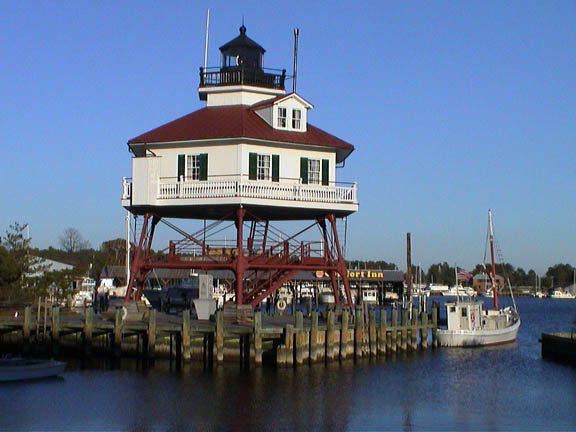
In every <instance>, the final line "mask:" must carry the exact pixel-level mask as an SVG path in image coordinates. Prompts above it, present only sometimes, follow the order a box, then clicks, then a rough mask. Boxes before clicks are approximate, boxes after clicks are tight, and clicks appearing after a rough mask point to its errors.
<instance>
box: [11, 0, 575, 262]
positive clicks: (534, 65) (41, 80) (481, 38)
mask: <svg viewBox="0 0 576 432" xmlns="http://www.w3.org/2000/svg"><path fill="white" fill-rule="evenodd" d="M207 8H210V10H211V27H210V53H209V64H211V65H216V64H217V63H218V51H217V48H218V46H220V45H222V44H223V43H225V42H227V41H228V40H230V39H232V38H233V37H235V36H236V35H237V32H238V27H239V26H240V24H241V21H242V17H244V20H245V24H246V26H247V28H248V35H249V36H250V37H252V38H253V39H255V40H256V41H257V42H259V43H260V44H261V45H262V46H264V48H266V50H267V52H266V55H265V66H268V67H276V68H286V69H288V70H289V71H290V70H291V68H292V44H293V39H292V29H293V28H294V27H299V28H300V51H299V78H298V93H300V94H301V95H302V96H303V97H305V98H306V99H307V100H309V101H311V102H312V103H313V104H314V106H315V108H314V110H312V111H311V112H310V115H309V121H310V123H312V124H314V125H316V126H318V127H320V128H322V129H325V130H327V131H329V132H331V133H333V134H335V135H337V136H339V137H341V138H343V139H345V140H347V141H349V142H351V143H353V144H354V145H355V146H356V151H355V152H354V153H353V154H352V156H351V157H350V158H349V159H348V160H347V163H346V167H345V169H342V170H340V171H339V172H338V173H337V175H338V177H339V180H342V181H358V183H359V190H360V211H359V212H358V213H357V214H355V215H354V216H352V217H350V219H349V231H348V258H351V259H354V258H360V259H384V260H387V261H393V262H396V263H397V264H398V265H399V266H400V267H401V268H402V267H405V264H404V263H405V235H406V232H408V231H410V232H411V233H412V243H413V244H412V249H413V262H415V263H421V264H422V265H423V266H426V267H427V266H428V265H430V264H432V263H435V262H438V261H440V260H446V261H448V262H450V263H458V265H460V266H464V267H471V266H473V265H474V264H475V263H477V262H479V261H481V259H482V257H483V251H484V235H485V229H486V228H485V227H486V214H487V210H488V208H492V210H493V213H494V218H495V225H496V235H497V237H498V238H499V242H500V244H501V247H502V251H503V253H504V258H505V260H506V261H509V262H511V263H513V264H514V265H516V266H520V267H523V268H525V269H528V268H534V269H536V270H537V271H539V272H544V271H545V270H546V268H547V267H548V266H549V265H552V264H555V263H558V262H568V263H570V264H572V265H576V223H575V222H576V220H575V217H576V204H575V199H574V191H575V190H576V170H575V167H574V162H575V161H576V146H575V144H576V132H575V130H576V129H575V125H576V55H575V51H574V49H575V48H574V47H576V25H574V23H575V22H576V2H574V1H569V0H563V1H552V0H549V1H492V2H479V1H476V2H472V1H460V2H456V1H437V2H412V1H402V2H386V1H384V2H383V1H373V2H330V3H328V2H310V1H307V2H303V1H291V2H262V1H244V2H236V1H222V2H219V1H207V2H193V1H168V2H136V1H122V2H117V1H101V2H89V1H60V2H39V1H37V2H1V3H0V40H1V41H2V43H1V44H0V94H1V95H2V103H1V104H0V143H1V144H0V146H1V148H2V157H1V158H0V181H1V184H2V188H1V191H2V192H1V194H0V197H1V201H2V212H0V231H1V232H4V231H5V230H6V229H7V228H8V225H9V224H11V223H12V222H14V221H19V222H21V223H26V222H27V223H29V224H30V227H31V228H30V234H31V236H32V239H33V244H34V245H35V246H38V247H47V246H49V245H53V246H57V245H58V240H57V239H58V236H59V235H60V234H61V233H62V231H63V230H64V229H65V228H67V227H69V226H72V227H76V228H77V229H78V230H79V231H80V232H81V233H82V234H83V236H84V237H85V238H87V239H88V240H90V242H91V243H92V245H93V246H99V245H100V243H101V242H102V241H104V240H107V239H111V238H115V237H119V236H120V237H121V236H123V230H124V219H123V217H124V211H123V209H122V208H121V207H120V202H119V198H120V181H121V178H122V176H129V175H130V155H129V153H128V151H127V147H126V141H127V140H128V139H130V138H132V137H134V136H136V135H139V134H140V133H142V132H145V131H147V130H150V129H152V128H154V127H156V126H159V125H161V124H163V123H165V122H167V121H170V120H173V119H175V118H177V117H179V116H181V115H183V114H186V113H189V112H192V111H194V110H197V109H199V108H201V107H202V106H203V104H202V102H201V101H200V100H199V99H198V96H197V93H196V88H197V85H198V67H199V66H201V64H202V62H203V43H204V20H205V14H206V9H207Z"/></svg>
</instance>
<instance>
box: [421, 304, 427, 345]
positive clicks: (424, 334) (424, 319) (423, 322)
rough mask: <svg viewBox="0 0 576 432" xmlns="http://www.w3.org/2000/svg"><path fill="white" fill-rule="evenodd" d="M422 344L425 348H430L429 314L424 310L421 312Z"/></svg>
mask: <svg viewBox="0 0 576 432" xmlns="http://www.w3.org/2000/svg"><path fill="white" fill-rule="evenodd" d="M420 324H421V327H420V346H421V347H422V349H423V350H425V349H427V348H428V314H427V313H426V312H422V313H421V314H420Z"/></svg>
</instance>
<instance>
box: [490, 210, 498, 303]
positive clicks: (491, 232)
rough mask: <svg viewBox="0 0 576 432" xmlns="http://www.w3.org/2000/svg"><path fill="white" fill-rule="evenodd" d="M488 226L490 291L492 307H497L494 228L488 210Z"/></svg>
mask: <svg viewBox="0 0 576 432" xmlns="http://www.w3.org/2000/svg"><path fill="white" fill-rule="evenodd" d="M488 227H489V230H490V260H491V262H492V292H493V293H494V309H498V284H497V283H496V263H495V262H494V229H493V228H492V212H491V211H490V210H488Z"/></svg>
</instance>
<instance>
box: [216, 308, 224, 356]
mask: <svg viewBox="0 0 576 432" xmlns="http://www.w3.org/2000/svg"><path fill="white" fill-rule="evenodd" d="M216 362H217V363H223V362H224V312H223V311H222V310H218V311H216Z"/></svg>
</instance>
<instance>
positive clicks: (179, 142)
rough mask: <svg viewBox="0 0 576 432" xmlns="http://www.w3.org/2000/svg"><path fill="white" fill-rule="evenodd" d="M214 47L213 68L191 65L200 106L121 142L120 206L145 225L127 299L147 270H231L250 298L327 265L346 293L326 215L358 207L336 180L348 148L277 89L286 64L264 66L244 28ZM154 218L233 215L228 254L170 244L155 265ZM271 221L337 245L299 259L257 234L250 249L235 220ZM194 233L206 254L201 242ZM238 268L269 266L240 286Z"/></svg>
mask: <svg viewBox="0 0 576 432" xmlns="http://www.w3.org/2000/svg"><path fill="white" fill-rule="evenodd" d="M220 52H221V64H220V66H219V67H217V68H209V69H206V70H204V69H203V68H201V70H200V85H199V87H198V93H199V97H200V99H201V100H203V101H205V102H206V106H205V107H204V108H201V109H199V110H197V111H194V112H192V113H190V114H187V115H185V116H183V117H180V118H178V119H176V120H174V121H171V122H169V123H166V124H164V125H162V126H159V127H157V128H155V129H152V130H150V131H148V132H146V133H143V134H141V135H139V136H137V137H135V138H132V139H131V140H129V141H128V147H129V149H130V152H131V153H132V155H133V157H132V177H131V178H125V179H124V180H123V194H122V205H123V206H124V207H125V208H126V209H128V210H129V211H130V212H131V213H133V214H135V215H143V216H144V217H145V224H144V225H145V227H144V228H143V230H142V233H141V238H140V243H141V244H140V245H139V247H138V249H137V251H136V252H135V254H134V258H133V261H132V265H131V267H132V271H131V274H132V275H134V276H135V277H136V278H137V280H136V281H135V282H136V285H138V286H139V288H138V289H137V290H136V291H135V292H133V289H132V288H133V282H134V281H130V286H129V289H128V292H127V296H126V297H127V298H128V297H130V296H132V295H135V296H139V295H140V292H141V285H142V283H143V278H144V277H145V274H146V273H147V272H148V271H150V270H151V269H152V268H155V267H174V268H176V267H177V268H205V269H213V268H216V267H217V268H226V269H230V270H233V271H234V272H235V274H236V288H235V294H236V302H237V303H238V304H241V303H247V304H255V303H256V302H257V301H260V300H262V298H264V297H262V296H264V295H269V294H270V293H272V292H274V291H275V289H278V288H279V286H280V285H281V283H283V282H285V281H286V280H287V279H286V278H287V277H288V276H289V275H292V274H294V272H295V271H298V270H301V269H303V268H305V269H312V268H314V269H317V270H325V271H328V272H329V273H331V274H332V275H333V283H334V284H336V282H335V280H336V274H339V275H340V276H341V278H342V279H343V280H344V282H345V288H346V294H348V287H347V285H348V284H347V279H346V269H345V265H344V260H343V257H342V256H341V248H340V246H339V244H338V237H337V232H336V228H335V223H334V221H335V219H336V218H342V217H346V216H348V215H350V214H351V213H353V212H355V211H357V209H358V198H357V187H356V184H355V183H353V184H340V183H338V182H337V179H336V172H337V166H338V164H341V163H342V162H344V161H345V160H346V158H347V157H348V156H349V155H350V153H351V152H352V151H353V150H354V147H353V146H352V145H351V144H350V143H348V142H346V141H344V140H342V139H340V138H337V137H335V136H334V135H331V134H329V133H327V132H325V131H323V130H322V129H319V128H317V127H315V126H313V125H311V124H310V123H308V116H309V112H310V111H311V110H312V109H313V105H312V104H311V103H310V102H309V101H307V100H306V99H305V98H303V97H302V96H300V95H298V94H296V93H286V90H285V81H286V73H285V71H283V70H282V71H280V70H270V69H265V68H264V67H263V55H264V52H265V50H264V48H262V47H261V46H260V45H259V44H257V43H256V42H254V41H253V40H252V39H250V38H249V37H248V36H247V35H246V27H244V26H242V27H240V34H239V35H238V36H237V37H236V38H235V39H233V40H231V41H230V42H228V43H226V44H224V45H223V46H221V47H220ZM162 218H186V219H208V220H215V221H216V220H234V221H235V222H236V228H237V239H236V240H237V244H236V249H237V253H235V254H230V256H229V257H227V258H226V257H225V258H222V259H220V260H217V265H216V266H214V265H213V264H214V263H212V262H211V263H209V265H207V260H206V259H202V256H198V257H197V258H195V259H194V260H190V258H189V257H188V258H187V259H186V260H182V259H179V258H178V251H177V245H176V247H172V249H170V251H169V252H170V254H172V258H171V260H166V259H165V260H163V261H159V262H154V261H153V260H152V259H151V258H150V257H149V254H148V253H147V250H149V247H150V246H149V243H151V238H152V236H153V232H154V229H153V227H154V226H155V225H156V223H157V222H158V221H159V220H160V219H162ZM276 220H311V221H317V222H318V223H320V224H321V231H322V232H323V233H324V235H323V239H322V242H324V243H326V242H331V244H332V242H334V240H335V244H337V245H338V250H337V251H336V252H334V254H333V255H331V254H330V253H329V252H328V251H329V250H330V246H331V245H328V244H325V245H324V247H322V248H321V252H320V253H321V254H322V255H323V256H320V257H316V256H313V255H314V253H312V252H311V250H312V248H310V247H303V245H302V244H300V245H299V249H300V251H299V256H298V259H293V257H294V253H293V251H292V250H291V249H290V248H291V246H290V245H288V246H286V245H278V244H276V245H273V244H270V243H268V244H266V241H265V240H264V244H262V245H259V246H260V247H259V248H258V249H257V252H255V250H256V249H255V248H254V241H255V239H254V238H251V236H252V229H251V234H250V236H248V237H247V238H244V235H243V229H242V227H243V225H244V224H245V223H249V222H250V221H252V223H253V224H254V223H260V224H265V226H266V229H267V227H268V221H276ZM326 220H327V221H329V222H330V224H329V225H328V228H327V225H326V223H325V221H326ZM148 221H149V222H148ZM331 228H332V231H330V229H331ZM334 235H335V236H336V238H335V239H334ZM188 240H189V239H188ZM196 240H198V243H199V244H200V243H201V244H200V246H201V247H202V253H203V254H205V253H206V251H207V250H208V249H210V245H209V244H206V243H205V242H204V240H202V239H201V238H200V237H199V238H197V239H196ZM260 240H261V239H258V241H260ZM284 241H286V240H284ZM287 248H288V249H287ZM213 250H214V248H212V252H213ZM278 250H281V252H277V251H278ZM223 255H225V254H224V253H223ZM287 255H289V256H287ZM211 256H214V255H211ZM265 260H267V261H266V263H264V261H265ZM270 265H272V266H274V267H273V268H272V267H270ZM199 266H200V267H199ZM202 266H204V267H202ZM247 271H260V272H268V273H269V274H268V279H269V282H270V281H271V282H270V283H268V285H266V286H262V287H260V288H259V289H258V283H257V282H254V281H252V282H251V283H252V286H248V285H247V282H246V281H245V280H244V276H245V274H246V272H247ZM272 275H274V277H273V278H272V279H270V277H271V276H272ZM279 284H280V285H279ZM272 285H274V287H273V286H272ZM334 289H335V291H336V289H337V288H336V287H335V288H334Z"/></svg>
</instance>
